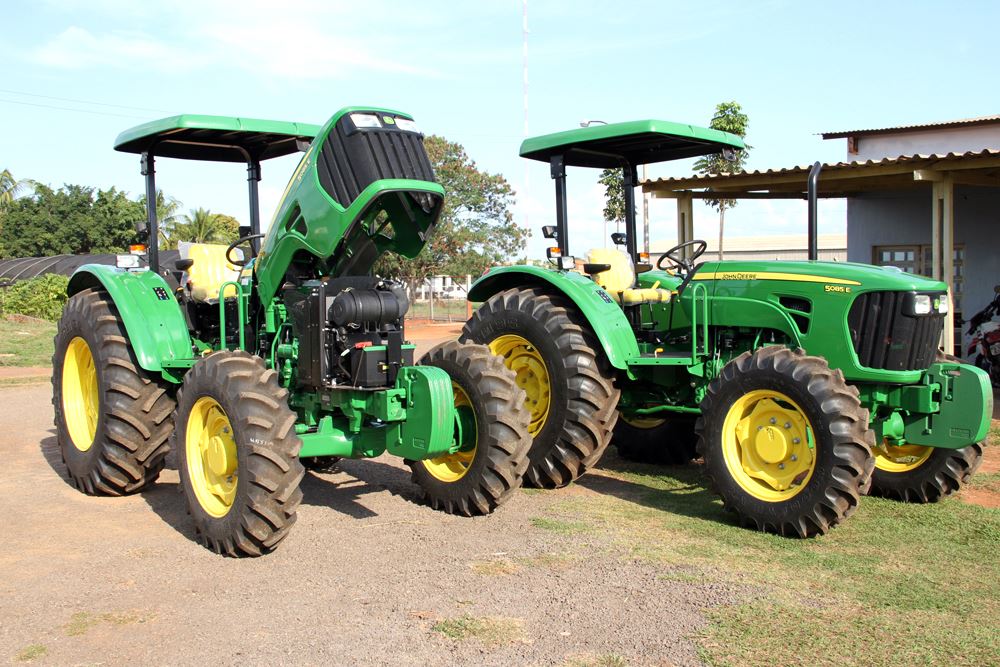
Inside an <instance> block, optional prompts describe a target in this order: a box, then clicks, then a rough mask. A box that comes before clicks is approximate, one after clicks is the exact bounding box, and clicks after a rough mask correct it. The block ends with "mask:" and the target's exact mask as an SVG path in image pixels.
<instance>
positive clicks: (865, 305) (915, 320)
mask: <svg viewBox="0 0 1000 667" xmlns="http://www.w3.org/2000/svg"><path fill="white" fill-rule="evenodd" d="M908 295H909V293H908V292H868V293H867V294H862V295H861V296H859V297H858V298H857V299H856V300H855V301H854V305H852V306H851V311H850V313H848V315H847V323H848V327H849V328H850V330H851V342H852V343H853V344H854V351H855V352H857V354H858V360H859V361H860V363H861V365H862V366H866V367H868V368H878V369H884V370H892V371H913V370H923V369H925V368H927V367H928V366H930V365H931V364H932V363H934V359H935V357H936V355H937V350H938V342H939V341H940V339H941V332H942V331H943V330H944V315H936V314H935V315H921V316H911V315H906V314H904V312H903V306H904V304H905V303H906V300H907V296H908Z"/></svg>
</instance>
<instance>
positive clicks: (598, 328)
mask: <svg viewBox="0 0 1000 667" xmlns="http://www.w3.org/2000/svg"><path fill="white" fill-rule="evenodd" d="M515 287H546V288H548V291H556V292H559V293H561V294H563V295H564V296H565V297H566V298H568V299H569V300H570V301H572V302H573V303H574V304H575V305H576V307H577V308H578V309H579V310H580V313H582V314H583V316H584V317H585V318H586V319H587V322H589V323H590V327H591V328H592V329H593V330H594V334H595V335H596V336H597V339H598V340H599V341H600V343H601V347H602V348H603V349H604V354H605V355H606V356H607V358H608V361H610V362H611V365H612V366H614V367H615V368H617V369H619V370H628V368H627V364H628V360H629V359H630V358H633V357H637V356H639V344H638V343H637V342H636V340H635V334H634V333H632V327H631V326H630V325H629V323H628V319H627V318H626V317H625V313H623V312H622V309H621V307H620V306H619V305H618V304H617V303H615V300H614V299H613V298H612V297H611V296H610V295H609V294H608V293H607V292H605V291H604V290H603V289H601V288H600V286H598V285H597V284H596V283H595V282H594V281H593V280H591V279H590V278H587V277H585V276H582V275H580V274H579V273H575V272H572V271H554V270H552V269H543V268H540V267H537V266H504V267H500V268H494V269H490V270H489V271H487V273H485V274H484V275H483V276H482V277H481V278H480V279H479V280H477V281H476V282H475V283H474V284H473V285H472V288H471V289H470V290H469V300H470V301H486V300H487V299H489V298H490V297H491V296H493V295H494V294H497V293H498V292H502V291H504V290H507V289H512V288H515Z"/></svg>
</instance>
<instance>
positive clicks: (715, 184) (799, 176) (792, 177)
mask: <svg viewBox="0 0 1000 667" xmlns="http://www.w3.org/2000/svg"><path fill="white" fill-rule="evenodd" d="M809 169H810V167H809V166H801V167H799V166H797V167H789V168H783V169H768V170H767V171H742V172H737V173H733V174H712V175H705V176H688V177H683V178H661V179H656V180H648V181H643V183H642V186H643V187H642V189H643V192H651V193H653V195H654V196H656V197H668V198H670V197H675V196H677V195H678V194H681V193H691V194H694V195H695V196H698V195H704V194H705V193H709V192H711V193H725V194H726V197H727V198H735V199H738V198H741V197H742V198H746V199H782V198H800V197H803V196H805V192H806V181H807V179H808V176H809ZM943 172H947V173H949V174H950V175H951V177H952V179H953V181H954V182H955V183H956V184H959V185H982V186H989V187H1000V150H998V149H986V150H982V151H979V152H974V151H970V152H967V153H947V154H945V155H937V154H931V155H919V154H917V155H900V156H899V157H894V158H884V159H882V160H867V161H864V162H860V161H855V162H833V163H828V164H824V165H823V170H822V172H821V173H820V177H819V191H818V192H819V196H821V197H847V196H849V195H851V194H853V193H856V192H864V191H871V190H901V189H912V188H916V187H920V183H921V181H933V180H937V176H936V174H940V173H943ZM699 189H704V192H691V191H693V190H699Z"/></svg>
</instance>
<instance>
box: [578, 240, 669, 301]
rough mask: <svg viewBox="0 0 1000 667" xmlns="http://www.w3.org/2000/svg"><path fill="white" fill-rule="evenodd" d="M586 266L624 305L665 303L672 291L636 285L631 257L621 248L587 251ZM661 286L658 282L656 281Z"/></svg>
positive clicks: (596, 281)
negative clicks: (589, 267)
mask: <svg viewBox="0 0 1000 667" xmlns="http://www.w3.org/2000/svg"><path fill="white" fill-rule="evenodd" d="M587 265H591V268H592V269H593V271H592V272H590V271H588V273H590V277H591V278H593V279H594V282H595V283H597V284H598V285H600V286H601V287H602V288H604V291H605V292H607V293H608V294H613V295H614V296H616V297H618V301H619V302H620V303H621V304H622V305H624V306H635V305H638V304H641V303H666V302H668V301H670V295H671V293H670V290H667V289H659V288H658V287H657V286H656V285H654V286H653V287H645V288H642V287H635V268H634V266H633V264H632V259H631V258H630V257H629V256H628V255H627V254H626V253H624V252H622V251H621V250H610V249H608V248H594V249H593V250H591V251H590V252H589V253H587V264H585V265H584V266H585V267H586V266H587ZM657 285H659V283H657Z"/></svg>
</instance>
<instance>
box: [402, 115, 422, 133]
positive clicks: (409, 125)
mask: <svg viewBox="0 0 1000 667" xmlns="http://www.w3.org/2000/svg"><path fill="white" fill-rule="evenodd" d="M396 127H398V128H399V129H401V130H406V131H407V132H419V131H420V130H418V129H417V124H416V123H414V122H413V121H412V120H410V119H409V118H397V119H396Z"/></svg>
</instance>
